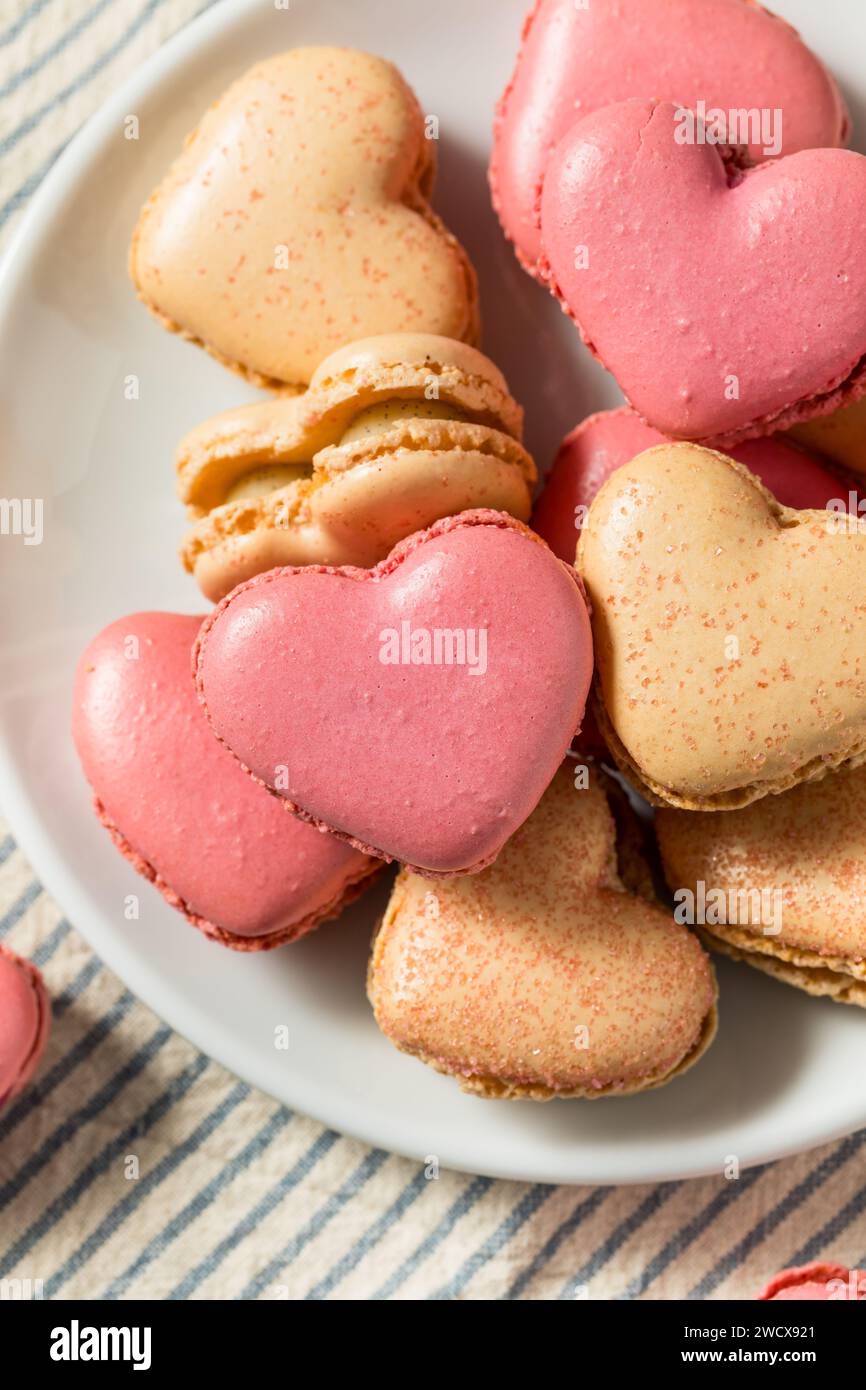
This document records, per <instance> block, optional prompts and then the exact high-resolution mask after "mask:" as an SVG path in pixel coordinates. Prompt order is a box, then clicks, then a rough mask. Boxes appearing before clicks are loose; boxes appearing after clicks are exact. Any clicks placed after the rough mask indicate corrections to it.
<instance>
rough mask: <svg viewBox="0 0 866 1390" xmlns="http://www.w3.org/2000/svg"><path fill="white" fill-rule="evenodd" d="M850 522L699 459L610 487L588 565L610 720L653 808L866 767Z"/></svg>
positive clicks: (677, 458) (858, 595)
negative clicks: (780, 497) (796, 505)
mask: <svg viewBox="0 0 866 1390" xmlns="http://www.w3.org/2000/svg"><path fill="white" fill-rule="evenodd" d="M847 521H848V518H847V517H845V516H840V515H837V514H835V513H832V512H827V511H793V510H791V509H789V508H787V507H783V506H782V505H781V504H780V503H779V502H777V501H776V499H775V498H774V497H772V496H771V495H770V493H768V492H767V491H766V489H765V488H763V487H762V486H761V484H760V483H759V482H758V480H757V478H756V477H755V476H754V474H752V473H750V472H749V471H748V470H747V469H746V468H744V467H743V466H742V465H741V464H738V463H735V462H734V461H733V460H732V459H729V458H726V457H725V456H724V455H723V454H718V453H714V452H713V451H712V450H709V449H703V448H699V447H698V446H697V445H694V444H664V445H659V446H658V447H656V448H653V449H648V450H647V451H646V452H645V453H642V454H639V455H638V456H637V458H635V459H633V460H632V461H631V462H630V463H628V464H626V465H625V467H623V468H620V469H619V470H618V471H617V472H616V473H615V474H614V475H613V476H612V477H611V478H610V479H609V480H608V482H607V483H605V485H604V487H603V488H602V489H601V491H600V492H599V494H598V496H597V497H596V498H595V500H594V502H593V504H592V506H591V508H590V511H589V515H588V517H587V519H586V524H585V526H584V529H583V531H582V533H581V537H580V544H579V546H578V555H577V566H578V570H579V572H580V574H581V576H582V578H583V581H584V584H585V585H586V589H587V593H588V595H589V598H590V601H591V603H592V628H593V640H594V645H595V660H596V677H595V679H596V712H597V714H598V717H599V722H600V726H601V729H602V733H603V734H604V737H605V741H606V742H607V744H608V746H609V748H610V750H611V752H612V753H613V755H614V757H615V758H616V761H617V763H618V765H619V766H620V767H621V768H622V770H623V771H624V772H625V774H626V775H627V776H628V777H629V779H630V780H631V781H632V782H633V783H634V784H635V785H636V786H637V787H638V789H639V790H640V791H642V792H643V793H644V795H645V796H647V798H648V799H649V800H651V801H655V802H657V803H659V804H668V805H673V806H680V807H682V808H684V809H687V810H704V811H714V810H722V809H726V808H731V807H735V806H743V805H747V804H748V803H749V802H750V801H755V800H757V799H758V798H760V797H763V796H766V795H767V794H768V793H771V792H781V791H784V790H785V789H786V788H788V787H791V786H794V785H795V784H796V783H798V782H802V781H808V780H811V779H814V778H818V777H822V776H824V775H825V773H827V772H828V771H830V770H832V769H833V768H837V767H840V766H843V765H845V764H846V763H850V764H856V763H858V762H860V761H862V760H863V759H864V758H866V602H864V580H863V577H864V574H866V528H864V529H863V530H861V529H859V528H858V526H857V525H856V524H855V525H854V526H853V527H851V526H849V525H848V524H847ZM855 521H856V519H855Z"/></svg>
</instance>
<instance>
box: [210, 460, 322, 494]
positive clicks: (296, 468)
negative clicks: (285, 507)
mask: <svg viewBox="0 0 866 1390" xmlns="http://www.w3.org/2000/svg"><path fill="white" fill-rule="evenodd" d="M311 472H312V469H311V467H310V465H309V464H308V463H268V464H264V465H263V466H262V467H261V468H252V469H250V471H249V473H244V475H243V477H241V478H238V480H237V482H236V483H233V484H232V486H231V487H230V488H229V490H228V492H227V493H226V496H225V500H226V502H246V501H250V500H254V499H255V498H257V497H267V496H268V494H269V493H271V492H276V491H277V489H278V488H281V487H286V486H287V485H288V484H289V483H297V482H300V480H301V479H302V478H309V476H310V473H311Z"/></svg>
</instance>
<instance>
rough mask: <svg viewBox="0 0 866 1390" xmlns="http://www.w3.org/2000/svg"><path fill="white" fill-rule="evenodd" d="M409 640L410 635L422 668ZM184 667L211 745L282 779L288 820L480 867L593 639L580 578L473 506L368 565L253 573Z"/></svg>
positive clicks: (529, 786)
mask: <svg viewBox="0 0 866 1390" xmlns="http://www.w3.org/2000/svg"><path fill="white" fill-rule="evenodd" d="M404 623H405V624H407V625H408V627H407V628H406V629H404V627H403V624H404ZM404 631H405V632H406V633H407V637H408V640H409V641H410V642H411V640H412V638H411V634H412V633H413V632H420V633H421V636H422V640H421V643H420V644H419V645H418V646H417V647H416V648H415V649H414V650H415V651H416V652H417V653H418V657H419V659H418V661H417V662H414V663H413V662H411V661H410V664H406V663H404V661H403V656H404V655H408V656H410V658H411V655H412V651H413V648H412V647H411V646H407V648H406V651H405V652H404V651H403V648H402V645H401V644H402V642H403V633H404ZM542 631H543V632H544V633H545V640H544V642H543V643H541V644H539V642H538V634H539V633H540V632H542ZM437 633H439V634H440V635H441V634H448V635H449V650H451V651H453V650H454V648H453V647H452V646H451V640H450V634H453V633H457V634H458V636H461V637H462V639H463V659H462V660H461V659H460V655H459V652H460V648H459V647H458V648H457V649H456V650H457V658H456V659H455V660H453V661H451V662H449V661H447V659H446V658H445V656H444V655H443V654H442V653H444V648H442V649H441V652H440V655H442V659H441V660H440V661H439V662H437V661H436V659H435V655H434V652H433V647H432V643H433V639H434V637H435V635H436V634H437ZM425 634H426V640H427V643H428V648H429V650H428V653H427V655H428V656H429V657H430V658H431V660H430V661H429V663H428V662H427V661H426V659H425V657H424V635H425ZM395 643H396V646H395V645H394V644H395ZM386 644H390V656H389V657H388V659H387V660H383V657H384V656H386V655H387V654H388V651H389V645H386ZM482 644H483V659H482ZM397 648H399V650H398V649H397ZM528 650H532V651H533V659H532V661H531V662H528V661H527V660H526V652H527V651H528ZM391 658H393V661H392V659H391ZM196 669H197V680H198V686H199V691H200V693H201V697H202V700H203V702H204V703H205V705H206V708H207V712H208V717H209V718H210V720H211V723H212V725H213V727H214V729H215V731H216V733H217V734H218V736H219V737H220V738H221V739H223V740H224V742H225V743H226V744H227V746H228V747H229V748H231V749H232V751H233V752H234V753H235V754H236V756H237V757H238V758H239V759H240V761H241V763H242V764H243V765H244V766H245V767H246V768H248V769H249V770H250V771H251V772H252V774H253V776H254V777H257V778H258V779H260V780H261V781H262V782H264V783H265V784H266V785H269V786H273V785H274V784H275V782H276V780H277V777H278V775H279V773H278V770H279V769H285V771H284V772H283V776H282V784H281V785H280V787H279V788H278V789H279V791H280V793H281V794H282V795H283V796H284V797H285V798H286V800H287V802H288V803H289V804H290V805H291V806H292V808H293V809H294V810H296V811H298V812H300V813H302V814H303V815H305V816H306V817H307V818H309V819H311V820H313V821H314V822H316V823H318V824H322V825H325V826H327V827H328V828H329V829H331V830H334V831H335V832H338V833H340V834H341V835H343V836H345V837H347V838H348V839H349V840H350V841H351V843H353V844H355V845H356V846H359V847H361V848H363V849H364V850H365V851H366V852H369V853H375V854H379V855H382V856H383V857H388V858H397V859H400V860H402V861H403V862H405V863H407V864H409V865H413V866H418V867H420V868H421V869H422V870H423V871H424V872H427V873H431V874H450V873H462V872H472V871H475V870H477V869H480V868H481V867H483V866H484V865H485V864H486V863H489V862H491V861H492V860H493V859H494V858H495V857H496V854H497V853H498V852H499V850H500V849H501V847H502V845H503V844H504V843H505V841H506V840H507V839H508V837H509V835H510V834H512V833H513V831H514V830H516V829H517V827H518V826H519V825H520V824H522V822H523V821H524V820H525V819H526V817H527V816H528V815H529V813H530V812H531V811H532V810H533V808H534V807H535V805H536V804H537V802H538V800H539V798H540V796H541V794H542V792H543V791H544V789H545V787H546V786H547V784H548V783H549V781H550V780H551V778H552V777H553V774H554V772H555V771H556V768H557V767H558V765H559V763H560V762H561V760H562V758H563V756H564V754H565V752H566V749H567V748H568V745H569V742H570V740H571V737H572V735H573V734H574V732H575V731H576V729H577V728H578V727H579V724H580V720H581V716H582V714H583V709H584V704H585V700H586V694H587V689H588V685H589V679H590V674H591V670H592V646H591V640H590V633H589V620H588V617H587V613H586V607H585V604H584V600H583V595H582V592H581V590H580V588H579V585H578V582H577V580H576V577H575V575H574V573H573V572H572V571H570V570H569V569H568V568H567V567H565V566H563V565H561V564H560V562H559V561H558V560H556V559H555V558H554V556H552V555H551V553H550V551H549V550H548V549H547V547H546V546H545V545H544V543H543V542H542V541H540V540H539V539H538V538H537V537H536V536H534V535H533V533H532V532H530V531H528V530H527V528H526V527H524V526H522V525H521V524H520V523H519V522H517V521H515V520H513V519H512V518H511V517H508V516H505V515H504V514H502V513H498V512H488V511H477V512H465V513H463V514H462V515H460V516H457V517H449V518H446V519H445V520H443V521H440V522H437V523H436V524H435V525H434V526H432V527H430V528H429V530H427V531H424V532H420V533H418V534H417V535H414V536H411V537H410V538H409V539H408V540H406V541H404V542H402V543H401V544H400V545H399V546H398V547H397V548H396V549H395V550H394V551H392V553H391V555H390V556H389V557H388V559H387V560H386V561H384V562H383V563H382V564H380V565H378V566H377V567H376V568H375V569H372V570H357V569H341V570H333V569H330V570H329V569H327V568H325V567H321V566H311V567H308V568H307V569H304V570H297V569H284V570H273V571H271V572H270V573H268V574H263V575H259V576H257V578H255V579H253V580H251V581H250V582H249V583H248V584H245V585H242V586H241V587H240V588H238V589H235V590H234V591H233V592H232V593H231V594H229V595H228V597H227V598H226V599H224V600H223V602H222V603H221V604H220V606H219V607H218V608H217V609H216V611H215V612H214V613H213V614H212V615H211V617H210V618H209V619H208V620H207V621H206V623H205V624H204V626H203V628H202V631H201V634H200V637H199V640H198V643H197V658H196ZM473 670H474V671H475V672H477V675H474V674H473Z"/></svg>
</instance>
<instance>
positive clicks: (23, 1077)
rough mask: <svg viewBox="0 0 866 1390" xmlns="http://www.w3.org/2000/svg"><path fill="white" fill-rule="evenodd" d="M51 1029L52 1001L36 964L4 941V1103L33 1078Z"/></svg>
mask: <svg viewBox="0 0 866 1390" xmlns="http://www.w3.org/2000/svg"><path fill="white" fill-rule="evenodd" d="M50 1031H51V1004H50V1002H49V999H48V994H47V991H46V989H45V985H44V982H43V980H42V976H41V974H40V973H39V971H38V970H37V968H36V966H35V965H31V963H30V961H29V960H24V959H23V958H22V957H21V956H19V955H16V954H15V952H14V951H11V950H10V949H9V947H8V946H3V945H0V1106H3V1105H5V1103H6V1102H7V1101H9V1100H12V1098H13V1097H14V1096H17V1095H18V1094H19V1092H21V1091H23V1089H24V1087H25V1086H26V1085H27V1083H28V1082H29V1081H30V1079H31V1077H32V1076H33V1073H34V1072H35V1070H36V1068H37V1066H38V1065H39V1060H40V1058H41V1056H42V1053H43V1052H44V1050H45V1044H46V1042H47V1041H48V1034H49V1032H50Z"/></svg>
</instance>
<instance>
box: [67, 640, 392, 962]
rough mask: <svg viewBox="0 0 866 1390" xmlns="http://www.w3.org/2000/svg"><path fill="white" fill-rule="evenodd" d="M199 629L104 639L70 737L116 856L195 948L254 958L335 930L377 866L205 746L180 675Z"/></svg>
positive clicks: (187, 676) (80, 691) (205, 729)
mask: <svg viewBox="0 0 866 1390" xmlns="http://www.w3.org/2000/svg"><path fill="white" fill-rule="evenodd" d="M201 622H202V619H201V618H200V617H183V616H180V615H178V614H175V613H135V614H133V615H132V616H130V617H128V618H121V619H120V620H119V621H117V622H115V623H112V624H111V626H110V627H107V628H105V630H104V631H103V632H101V633H100V634H99V636H98V637H96V638H94V640H93V641H92V642H91V644H90V646H89V647H88V648H87V650H86V651H85V653H84V655H83V656H82V658H81V661H80V662H79V665H78V671H77V674H76V678H75V693H74V706H73V719H72V731H73V737H74V739H75V745H76V748H77V750H78V756H79V758H80V759H81V765H82V768H83V769H84V775H85V776H86V778H87V780H88V782H89V783H90V785H91V787H92V788H93V791H94V795H95V806H96V813H97V815H98V816H99V819H100V820H101V821H102V823H103V825H104V826H105V827H106V829H107V830H108V831H109V833H110V835H111V837H112V839H113V841H114V843H115V845H116V846H117V848H118V849H119V850H120V852H121V854H123V855H124V857H125V858H126V859H128V860H129V862H130V863H131V864H132V865H133V867H134V868H135V869H137V870H138V872H139V873H140V874H143V875H144V877H145V878H147V879H149V880H150V881H151V882H152V883H154V884H155V886H156V887H157V888H158V889H159V890H160V892H161V893H162V894H163V896H164V897H165V898H166V899H167V901H168V902H169V903H171V905H172V907H175V908H177V909H179V911H181V912H182V913H183V914H184V916H185V917H186V918H187V919H188V920H189V921H190V922H191V923H192V924H193V925H194V926H196V927H199V928H200V929H201V930H202V931H203V932H204V933H205V935H206V936H208V937H210V938H211V939H212V940H214V941H218V942H220V943H221V944H222V945H224V946H230V947H233V948H234V949H235V950H238V951H257V950H263V949H266V948H270V947H274V946H281V945H283V944H284V943H285V942H288V941H295V940H297V939H298V938H299V937H301V936H303V935H304V934H305V933H306V932H308V931H310V930H311V929H312V928H313V927H315V926H317V925H318V923H319V922H321V921H323V920H325V919H326V918H328V917H334V916H336V915H337V914H338V913H339V912H340V911H341V909H342V908H343V907H344V906H345V905H346V904H347V903H348V902H350V901H352V899H353V898H355V897H357V895H358V894H359V892H361V891H363V888H364V887H365V886H366V884H367V881H368V880H369V879H370V876H371V874H372V873H374V872H375V871H376V869H377V868H378V865H377V864H376V863H375V862H374V861H372V860H370V859H368V858H366V857H365V856H364V855H362V854H358V853H357V852H356V851H355V850H353V849H351V848H350V847H349V846H348V845H345V844H342V843H341V842H340V841H339V840H336V839H334V838H333V837H332V836H329V835H323V834H320V833H319V832H317V831H316V830H315V829H313V827H312V826H309V825H303V824H302V823H301V822H300V821H298V820H296V819H295V818H294V817H293V816H290V815H288V814H287V812H286V809H285V807H284V806H283V805H282V804H281V803H280V801H279V800H277V799H276V798H274V797H272V796H268V795H267V793H266V792H264V791H263V790H262V788H261V787H259V786H256V784H255V783H254V782H253V781H252V779H251V778H249V777H247V776H246V775H245V773H244V772H243V771H242V769H241V768H240V767H239V765H238V763H237V762H236V760H235V759H234V758H233V757H231V755H230V754H229V753H227V752H226V750H225V749H224V748H223V747H222V746H221V744H220V743H219V742H218V741H217V739H215V738H214V736H213V733H212V732H211V730H210V728H209V726H208V723H207V720H206V719H205V716H204V713H203V711H202V709H201V706H200V704H199V702H198V699H197V697H196V691H195V684H194V682H193V677H192V669H191V650H192V645H193V642H194V641H195V638H196V635H197V633H198V631H199V628H200V626H201Z"/></svg>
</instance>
